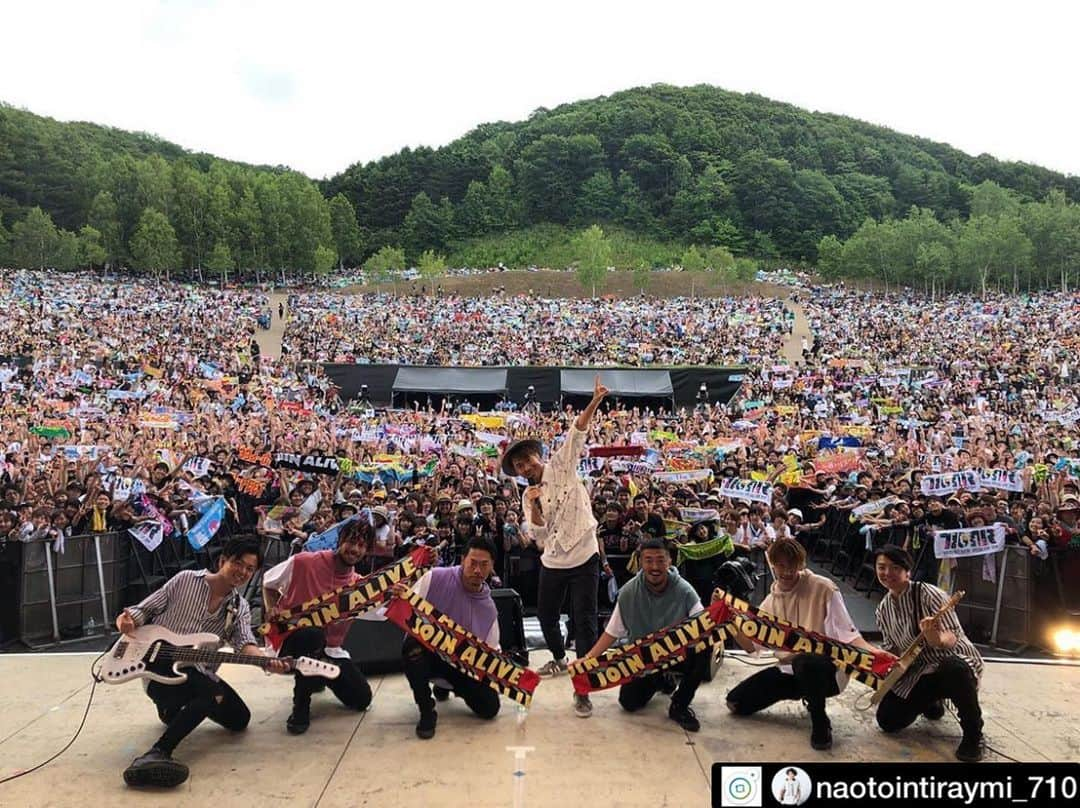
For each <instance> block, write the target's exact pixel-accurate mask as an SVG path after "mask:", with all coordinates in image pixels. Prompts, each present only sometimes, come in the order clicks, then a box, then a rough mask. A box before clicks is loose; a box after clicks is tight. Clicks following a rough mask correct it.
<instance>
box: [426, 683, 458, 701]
mask: <svg viewBox="0 0 1080 808" xmlns="http://www.w3.org/2000/svg"><path fill="white" fill-rule="evenodd" d="M431 689H432V690H434V691H435V701H449V700H450V694H451V693H452V692H453V691H451V690H447V689H446V688H445V687H439V686H438V685H435V686H434V687H432V688H431Z"/></svg>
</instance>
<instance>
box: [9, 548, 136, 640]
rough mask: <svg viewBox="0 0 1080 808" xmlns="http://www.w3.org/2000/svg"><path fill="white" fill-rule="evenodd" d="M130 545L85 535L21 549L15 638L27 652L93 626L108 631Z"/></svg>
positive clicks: (123, 582)
mask: <svg viewBox="0 0 1080 808" xmlns="http://www.w3.org/2000/svg"><path fill="white" fill-rule="evenodd" d="M128 552H129V545H128V543H127V542H126V541H125V540H124V537H123V536H122V535H121V534H120V533H116V532H109V533H90V534H86V535H81V536H70V537H68V538H66V539H65V540H64V552H63V553H57V552H55V550H53V542H52V541H51V540H46V541H34V542H28V543H26V544H24V545H23V552H22V563H21V568H22V569H21V575H20V579H21V586H20V598H19V638H20V639H21V640H22V641H23V642H24V643H25V644H27V645H29V646H30V647H40V646H42V645H49V644H52V643H57V642H62V641H64V640H71V639H76V638H80V637H82V636H83V633H84V627H85V626H86V625H87V624H88V623H89V622H90V621H91V620H93V621H94V625H95V629H96V627H97V626H98V625H100V626H102V627H103V631H104V630H107V628H108V626H109V625H110V624H111V622H112V620H113V618H114V617H115V615H116V613H117V612H118V611H119V604H120V600H121V597H122V592H123V590H124V588H125V587H126V585H127V582H128V575H127V563H128Z"/></svg>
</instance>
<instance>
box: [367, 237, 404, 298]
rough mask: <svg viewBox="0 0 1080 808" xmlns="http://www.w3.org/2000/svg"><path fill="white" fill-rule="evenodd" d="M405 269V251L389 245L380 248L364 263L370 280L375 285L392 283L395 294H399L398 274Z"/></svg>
mask: <svg viewBox="0 0 1080 808" xmlns="http://www.w3.org/2000/svg"><path fill="white" fill-rule="evenodd" d="M404 268H405V251H404V250H402V249H400V248H399V247H391V246H389V245H387V246H385V247H382V248H380V249H379V251H378V252H377V253H375V254H374V255H372V256H371V257H370V258H368V260H367V261H365V262H364V272H365V273H366V274H367V276H368V280H370V282H371V283H373V284H381V283H386V281H387V280H389V281H391V282H392V283H393V284H394V294H397V273H398V272H400V271H401V270H402V269H404Z"/></svg>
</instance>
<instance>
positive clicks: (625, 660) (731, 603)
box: [570, 590, 896, 694]
mask: <svg viewBox="0 0 1080 808" xmlns="http://www.w3.org/2000/svg"><path fill="white" fill-rule="evenodd" d="M717 591H718V592H720V594H721V598H720V599H718V600H716V601H715V602H713V603H711V604H710V605H709V606H708V608H706V609H705V610H704V611H702V612H699V613H698V614H696V615H694V616H692V617H688V618H686V619H685V620H683V621H681V622H679V623H676V624H675V625H673V626H669V627H668V628H665V629H661V630H660V631H656V632H653V633H652V634H649V635H648V636H646V637H642V638H641V639H639V640H637V641H635V642H633V643H631V644H630V645H626V646H623V647H622V648H619V649H613V650H608V651H606V652H605V653H604V654H603V655H602V656H600V657H597V658H593V659H579V660H576V661H575V662H573V663H571V665H570V673H571V675H572V682H573V685H574V691H575V692H576V693H579V694H585V693H590V692H592V691H594V690H606V689H607V688H610V687H616V686H619V685H624V684H626V683H627V682H629V681H630V680H631V679H636V678H638V677H639V676H647V675H649V674H653V673H658V672H660V671H664V670H667V669H669V668H672V667H674V666H675V665H678V664H680V663H682V662H683V661H685V660H686V658H687V655H688V654H689V653H691V652H701V651H704V650H705V649H707V648H709V647H710V646H713V645H717V644H719V643H722V642H723V641H724V639H725V638H727V637H729V636H730V637H734V636H736V635H738V634H741V635H742V636H744V637H746V638H747V639H749V640H751V641H753V642H755V643H757V644H758V645H762V646H765V647H768V648H772V649H775V650H777V651H782V652H786V653H789V654H817V655H819V656H825V657H828V658H830V659H831V660H832V661H833V664H835V665H836V666H837V667H838V668H840V669H841V670H843V671H844V672H846V673H849V674H851V675H852V677H853V678H854V679H856V680H857V681H859V682H862V683H863V684H865V685H867V686H868V687H871V688H875V689H876V688H877V687H878V686H879V685H880V683H881V681H882V679H884V678H885V676H886V675H887V674H888V672H889V669H890V668H891V667H892V666H893V665H894V664H895V662H896V657H895V656H893V655H892V654H889V653H886V652H882V653H880V654H874V653H871V652H869V651H867V650H865V649H863V648H859V647H857V646H854V645H851V644H850V643H844V642H840V641H839V640H834V639H832V638H831V637H826V636H825V635H824V634H819V633H817V632H814V631H809V630H807V629H805V628H802V627H801V626H796V625H794V624H792V623H788V622H787V621H785V620H781V619H779V618H778V617H774V616H773V615H770V614H768V613H766V612H762V611H760V610H759V609H757V608H755V607H753V606H751V605H750V604H749V603H747V602H746V601H744V600H739V599H738V598H734V597H732V596H731V595H729V594H726V593H724V592H721V591H720V590H717Z"/></svg>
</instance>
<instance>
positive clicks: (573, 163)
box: [515, 134, 605, 224]
mask: <svg viewBox="0 0 1080 808" xmlns="http://www.w3.org/2000/svg"><path fill="white" fill-rule="evenodd" d="M604 162H605V155H604V149H603V145H602V144H601V143H600V138H598V137H597V136H596V135H592V134H574V135H571V136H569V137H564V136H562V135H555V134H544V135H541V136H540V137H539V138H538V139H536V140H534V141H533V142H532V143H530V144H529V145H527V146H526V147H525V148H523V149H522V150H521V154H520V156H519V157H518V159H517V162H516V163H515V166H516V169H517V172H516V173H517V180H518V185H519V189H520V192H521V198H522V200H523V202H524V204H525V213H526V216H527V217H528V219H529V220H530V221H532V222H557V223H559V224H566V223H567V222H569V221H570V219H571V218H572V217H573V215H574V208H575V203H576V200H577V195H578V191H579V190H580V188H581V185H582V183H584V182H585V180H587V179H588V178H589V177H591V176H592V175H593V174H595V173H596V172H597V171H599V170H600V169H601V168H603V166H604Z"/></svg>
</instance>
